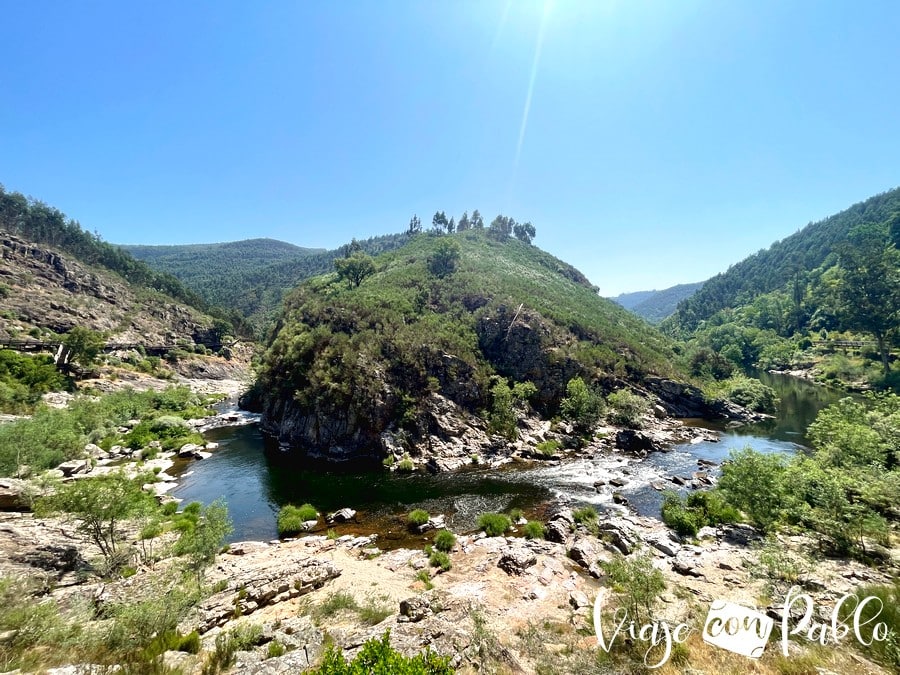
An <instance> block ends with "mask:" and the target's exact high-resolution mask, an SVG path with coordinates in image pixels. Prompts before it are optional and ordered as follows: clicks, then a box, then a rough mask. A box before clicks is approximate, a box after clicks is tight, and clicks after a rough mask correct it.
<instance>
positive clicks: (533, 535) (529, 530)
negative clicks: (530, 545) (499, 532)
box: [525, 520, 544, 539]
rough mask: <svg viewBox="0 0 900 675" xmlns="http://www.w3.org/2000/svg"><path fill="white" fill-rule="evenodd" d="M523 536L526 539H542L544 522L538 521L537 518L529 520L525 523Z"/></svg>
mask: <svg viewBox="0 0 900 675" xmlns="http://www.w3.org/2000/svg"><path fill="white" fill-rule="evenodd" d="M525 538H526V539H543V538H544V524H543V523H541V522H538V521H537V520H529V521H528V522H527V523H526V524H525Z"/></svg>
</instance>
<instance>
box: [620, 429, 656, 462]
mask: <svg viewBox="0 0 900 675" xmlns="http://www.w3.org/2000/svg"><path fill="white" fill-rule="evenodd" d="M616 447H617V448H619V449H620V450H624V451H625V452H630V453H633V454H636V455H639V456H644V455H646V454H647V453H648V452H653V451H657V450H661V449H662V444H661V443H660V442H659V441H658V440H657V439H655V438H653V437H652V436H651V435H650V434H647V433H645V432H643V431H638V430H637V429H622V430H621V431H618V432H616Z"/></svg>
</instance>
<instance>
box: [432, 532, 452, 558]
mask: <svg viewBox="0 0 900 675" xmlns="http://www.w3.org/2000/svg"><path fill="white" fill-rule="evenodd" d="M455 545H456V535H455V534H453V533H452V532H451V531H450V530H441V531H440V532H438V533H437V534H436V535H435V536H434V547H435V548H436V549H437V550H438V551H443V552H444V553H449V552H450V551H452V550H453V547H454V546H455Z"/></svg>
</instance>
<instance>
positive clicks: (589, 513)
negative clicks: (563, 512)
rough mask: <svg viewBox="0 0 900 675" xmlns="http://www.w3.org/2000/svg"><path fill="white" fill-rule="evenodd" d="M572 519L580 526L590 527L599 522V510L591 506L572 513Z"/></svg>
mask: <svg viewBox="0 0 900 675" xmlns="http://www.w3.org/2000/svg"><path fill="white" fill-rule="evenodd" d="M572 517H573V518H574V519H575V522H576V523H578V524H579V525H588V524H590V523H595V522H597V518H598V516H597V509H595V508H594V507H593V506H591V505H590V504H589V505H587V506H583V507H581V508H580V509H575V510H574V511H573V512H572Z"/></svg>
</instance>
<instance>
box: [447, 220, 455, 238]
mask: <svg viewBox="0 0 900 675" xmlns="http://www.w3.org/2000/svg"><path fill="white" fill-rule="evenodd" d="M454 232H456V222H455V221H454V220H453V217H452V216H451V217H450V222H448V223H447V234H453V233H454Z"/></svg>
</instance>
